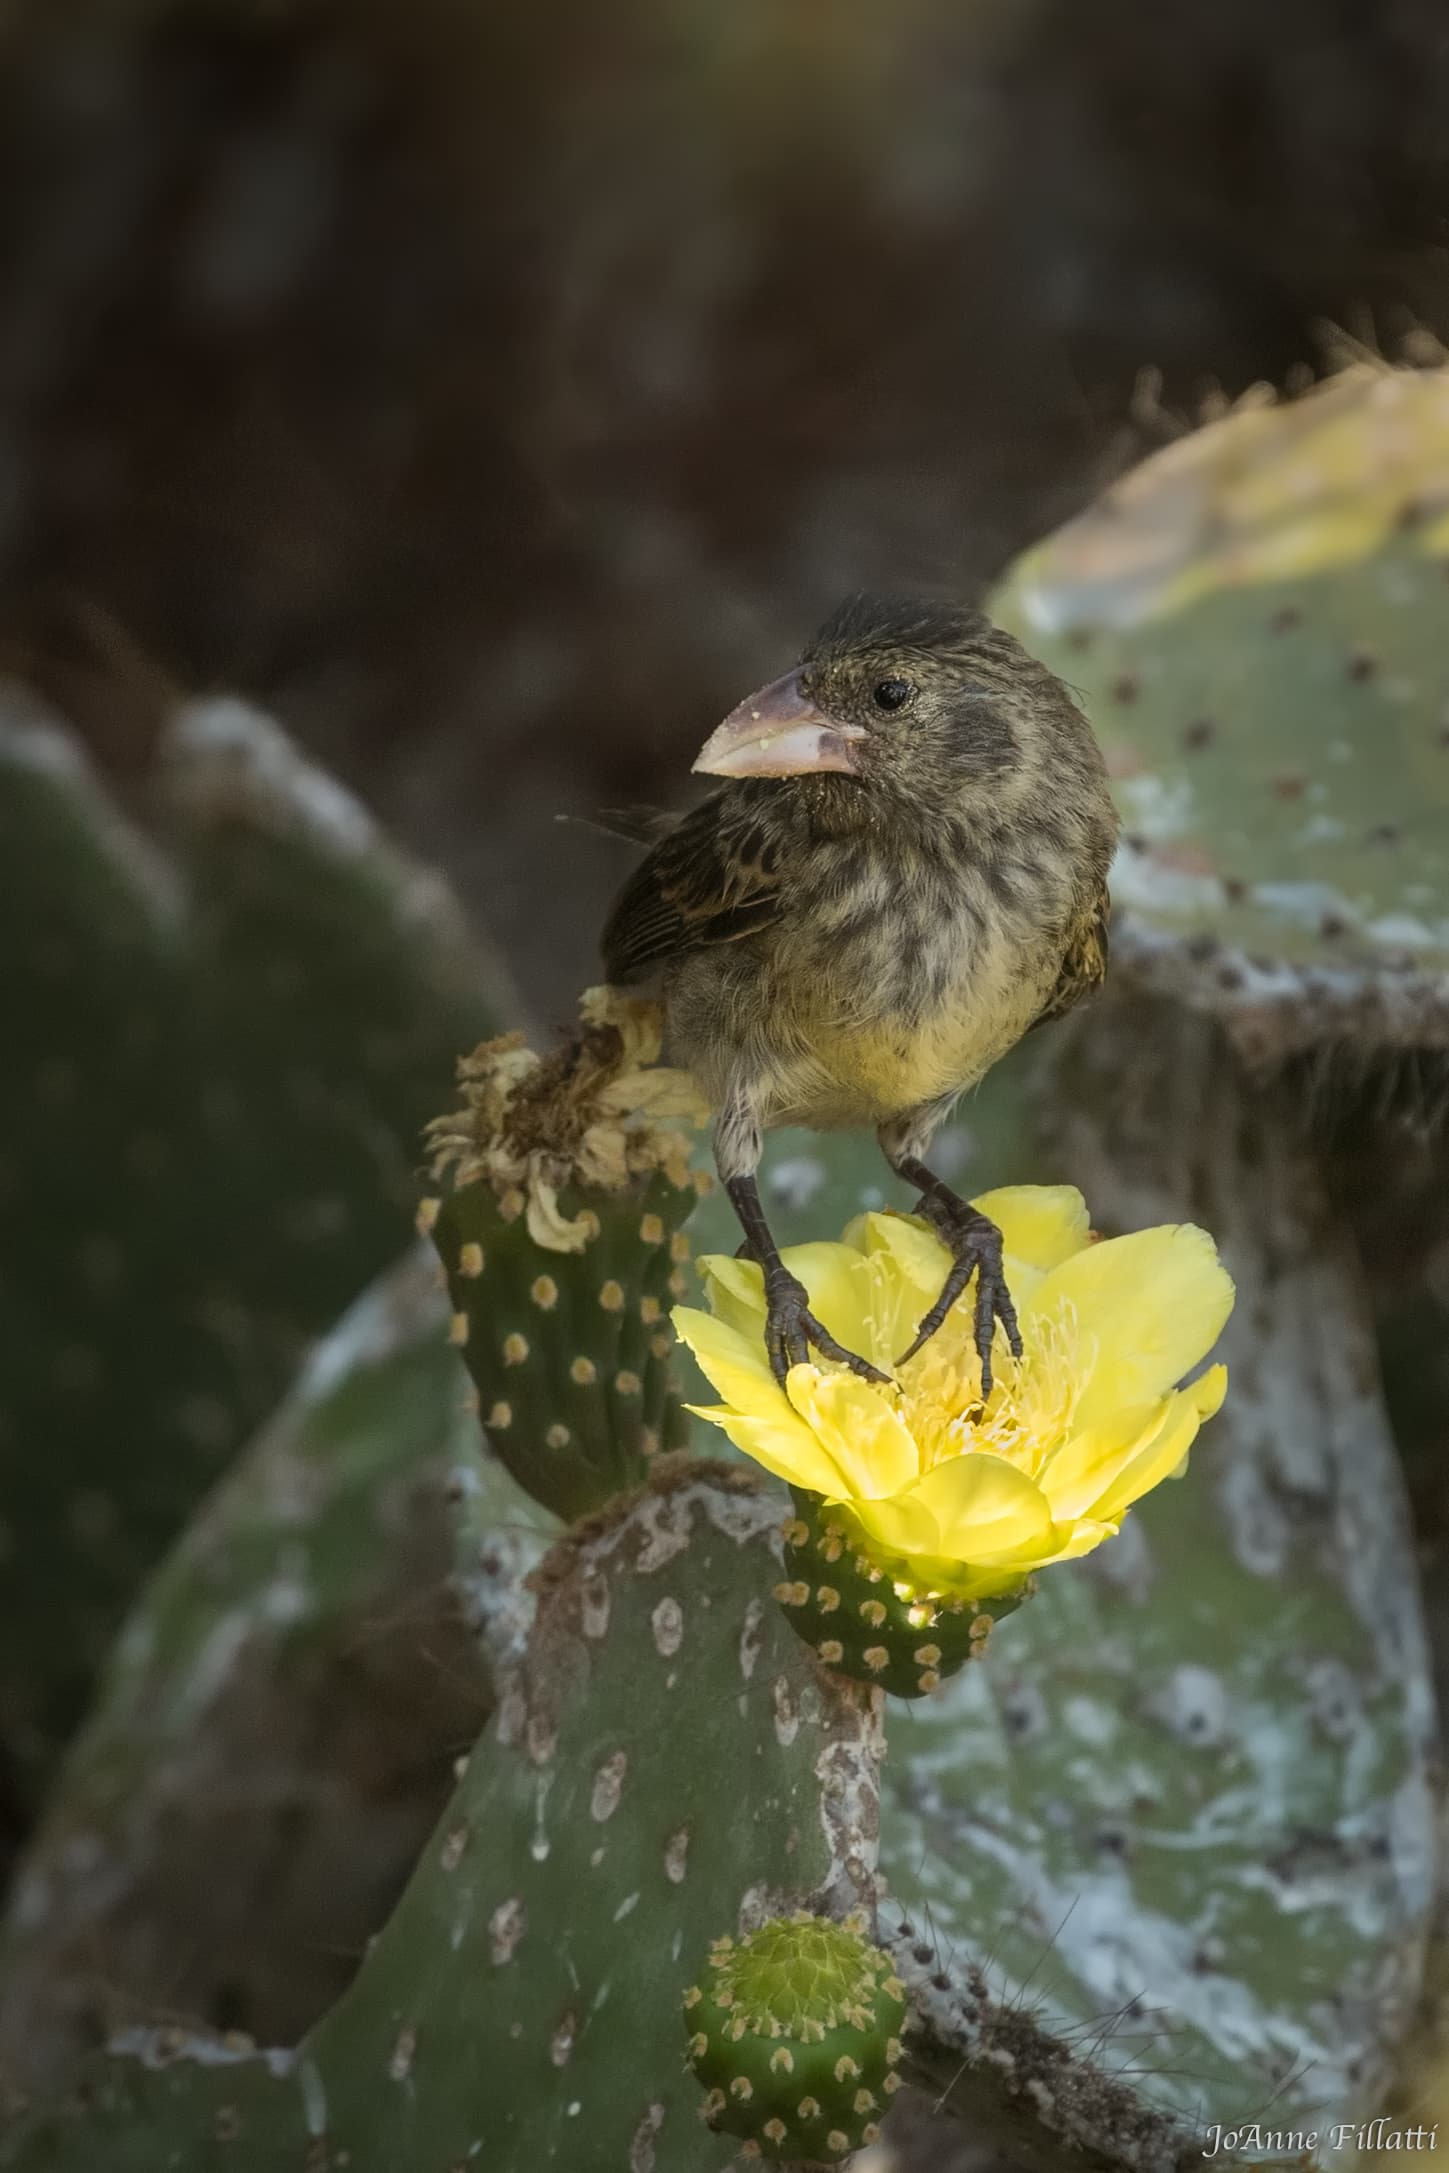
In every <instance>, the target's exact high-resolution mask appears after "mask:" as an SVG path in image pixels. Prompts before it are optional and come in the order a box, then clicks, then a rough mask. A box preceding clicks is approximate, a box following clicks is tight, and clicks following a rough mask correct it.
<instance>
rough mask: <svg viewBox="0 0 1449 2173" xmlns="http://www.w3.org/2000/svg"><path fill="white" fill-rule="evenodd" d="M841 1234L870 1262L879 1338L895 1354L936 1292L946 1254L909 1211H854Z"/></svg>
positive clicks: (945, 1272) (945, 1269)
mask: <svg viewBox="0 0 1449 2173" xmlns="http://www.w3.org/2000/svg"><path fill="white" fill-rule="evenodd" d="M845 1235H846V1239H847V1242H848V1243H850V1244H852V1245H854V1246H856V1247H857V1248H858V1249H859V1251H861V1252H862V1253H864V1254H865V1256H866V1259H867V1260H868V1261H869V1262H870V1264H871V1270H872V1280H873V1285H874V1288H873V1298H874V1303H875V1308H876V1312H877V1315H878V1317H879V1320H880V1328H881V1334H882V1338H883V1340H884V1341H885V1342H886V1344H887V1347H888V1348H889V1350H890V1354H891V1356H892V1357H895V1356H896V1355H897V1354H898V1353H899V1352H901V1351H903V1350H904V1349H905V1348H906V1346H907V1344H909V1343H911V1342H912V1341H913V1340H914V1338H915V1333H916V1326H917V1323H918V1322H919V1320H920V1318H921V1315H922V1314H923V1313H925V1312H928V1311H929V1310H930V1308H931V1307H932V1306H933V1305H934V1304H935V1302H936V1299H937V1297H938V1296H939V1295H940V1290H941V1285H942V1283H944V1282H945V1280H946V1277H947V1276H948V1274H949V1273H950V1271H951V1255H950V1254H949V1253H948V1252H947V1250H946V1248H945V1246H944V1245H943V1244H942V1243H941V1240H940V1239H939V1238H938V1237H937V1235H936V1233H935V1231H934V1230H931V1229H928V1228H927V1226H926V1224H925V1223H924V1222H920V1221H918V1220H917V1218H916V1217H915V1216H914V1215H893V1214H879V1213H872V1214H868V1215H857V1216H856V1218H855V1220H854V1221H853V1222H852V1223H851V1224H850V1226H849V1228H848V1229H847V1230H846V1233H845Z"/></svg>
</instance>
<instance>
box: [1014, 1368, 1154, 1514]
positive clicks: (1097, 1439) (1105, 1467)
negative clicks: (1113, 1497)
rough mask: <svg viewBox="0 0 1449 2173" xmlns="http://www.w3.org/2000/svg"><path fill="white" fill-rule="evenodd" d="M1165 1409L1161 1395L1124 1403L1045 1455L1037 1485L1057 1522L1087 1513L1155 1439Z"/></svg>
mask: <svg viewBox="0 0 1449 2173" xmlns="http://www.w3.org/2000/svg"><path fill="white" fill-rule="evenodd" d="M1168 1410H1169V1403H1168V1402H1167V1401H1165V1400H1163V1399H1161V1398H1159V1399H1158V1401H1157V1402H1155V1403H1144V1404H1135V1405H1133V1406H1131V1407H1124V1408H1123V1409H1122V1410H1121V1411H1118V1412H1116V1413H1114V1414H1113V1416H1112V1417H1111V1418H1110V1419H1109V1420H1107V1422H1106V1423H1105V1424H1103V1425H1101V1426H1087V1427H1083V1428H1082V1430H1081V1431H1080V1432H1078V1433H1074V1434H1073V1435H1072V1437H1071V1439H1070V1440H1069V1441H1064V1442H1063V1443H1062V1445H1061V1447H1060V1448H1059V1449H1057V1450H1055V1451H1054V1452H1053V1453H1052V1454H1051V1455H1050V1456H1049V1457H1048V1458H1047V1461H1046V1463H1045V1465H1044V1467H1043V1469H1042V1472H1041V1475H1040V1485H1041V1490H1042V1492H1043V1493H1044V1494H1045V1496H1046V1498H1047V1500H1048V1501H1049V1502H1050V1504H1051V1512H1052V1515H1053V1516H1054V1517H1055V1518H1056V1520H1057V1522H1058V1523H1059V1524H1061V1523H1070V1522H1071V1521H1072V1520H1073V1519H1074V1518H1076V1517H1084V1516H1086V1515H1087V1514H1088V1513H1089V1511H1090V1510H1091V1507H1092V1504H1093V1502H1095V1501H1096V1500H1097V1499H1098V1497H1099V1496H1100V1495H1102V1494H1104V1493H1105V1492H1106V1490H1107V1488H1108V1487H1109V1486H1110V1485H1111V1484H1112V1482H1113V1480H1114V1479H1115V1478H1116V1476H1117V1474H1118V1472H1119V1471H1121V1470H1122V1468H1123V1466H1124V1465H1126V1464H1128V1463H1130V1461H1131V1460H1132V1458H1133V1457H1134V1456H1135V1455H1136V1454H1137V1453H1138V1451H1139V1450H1140V1449H1143V1448H1146V1447H1147V1446H1148V1444H1149V1443H1150V1442H1151V1441H1154V1440H1155V1439H1156V1437H1157V1435H1158V1434H1159V1433H1160V1432H1161V1430H1162V1427H1163V1425H1164V1423H1165V1422H1166V1419H1167V1414H1168Z"/></svg>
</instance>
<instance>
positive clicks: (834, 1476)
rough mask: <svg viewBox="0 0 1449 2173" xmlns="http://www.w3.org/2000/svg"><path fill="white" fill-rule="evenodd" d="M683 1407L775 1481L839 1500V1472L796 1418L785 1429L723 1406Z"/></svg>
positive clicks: (768, 1421) (782, 1426) (777, 1424)
mask: <svg viewBox="0 0 1449 2173" xmlns="http://www.w3.org/2000/svg"><path fill="white" fill-rule="evenodd" d="M686 1408H687V1409H688V1410H690V1411H693V1413H694V1414H695V1416H696V1418H704V1419H708V1420H709V1422H710V1424H711V1425H712V1426H718V1428H719V1429H720V1432H721V1433H723V1434H726V1435H728V1437H729V1439H730V1440H731V1441H732V1442H733V1443H734V1445H735V1447H736V1448H737V1449H743V1450H744V1452H745V1455H746V1456H749V1457H753V1458H754V1461H755V1462H756V1463H757V1464H763V1465H764V1467H765V1469H766V1471H773V1472H774V1474H775V1477H776V1478H777V1479H784V1480H785V1481H786V1483H787V1484H788V1485H790V1486H803V1487H805V1488H806V1489H807V1490H808V1491H809V1492H810V1493H812V1494H824V1495H825V1496H826V1497H827V1498H828V1499H829V1500H831V1501H835V1500H838V1499H839V1497H840V1492H841V1485H842V1482H841V1477H840V1473H839V1472H838V1471H837V1470H836V1468H835V1466H834V1465H833V1464H832V1463H831V1461H830V1458H829V1457H828V1456H827V1455H826V1453H825V1451H824V1449H823V1448H822V1447H821V1445H820V1443H819V1441H818V1440H817V1439H816V1437H815V1435H814V1434H812V1433H811V1431H810V1428H809V1427H808V1426H805V1425H802V1424H801V1423H800V1421H799V1420H798V1419H796V1420H795V1423H794V1425H793V1426H789V1427H787V1426H784V1425H782V1424H781V1423H780V1422H779V1421H778V1420H777V1419H768V1418H744V1417H742V1416H741V1414H740V1413H739V1412H738V1411H732V1410H731V1409H730V1407H729V1405H728V1404H726V1403H720V1404H698V1403H692V1404H689V1405H687V1406H686ZM791 1416H792V1418H793V1417H794V1414H793V1413H792V1414H791Z"/></svg>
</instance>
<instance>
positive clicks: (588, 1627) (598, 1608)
mask: <svg viewBox="0 0 1449 2173" xmlns="http://www.w3.org/2000/svg"><path fill="white" fill-rule="evenodd" d="M579 1622H580V1626H581V1628H582V1630H583V1633H584V1635H585V1637H593V1638H600V1637H602V1636H603V1635H604V1633H605V1631H606V1630H607V1629H608V1627H609V1580H608V1578H607V1577H601V1576H600V1575H599V1574H598V1572H597V1571H596V1570H592V1571H590V1573H589V1575H588V1576H587V1577H585V1578H583V1579H582V1580H581V1582H580V1585H579Z"/></svg>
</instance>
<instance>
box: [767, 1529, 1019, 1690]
mask: <svg viewBox="0 0 1449 2173" xmlns="http://www.w3.org/2000/svg"><path fill="white" fill-rule="evenodd" d="M791 1492H792V1494H793V1495H794V1501H795V1514H794V1516H793V1517H792V1518H791V1519H790V1520H789V1522H788V1523H787V1524H786V1526H785V1563H784V1568H785V1574H784V1577H783V1578H782V1580H781V1581H780V1583H779V1584H777V1585H776V1587H775V1597H776V1599H777V1600H778V1601H779V1602H780V1605H781V1606H782V1607H783V1608H784V1610H785V1615H786V1618H787V1619H788V1621H789V1624H790V1627H791V1629H792V1630H794V1631H795V1633H796V1635H797V1636H799V1637H803V1638H804V1640H805V1642H806V1644H807V1645H809V1646H811V1647H813V1649H814V1651H815V1652H816V1653H817V1654H818V1655H819V1657H820V1658H821V1659H822V1660H823V1661H824V1662H825V1665H826V1666H827V1667H831V1668H835V1669H837V1670H838V1671H839V1673H840V1674H842V1675H850V1676H853V1677H854V1678H855V1679H856V1681H857V1682H868V1683H878V1684H879V1685H880V1687H881V1689H882V1690H885V1691H888V1692H889V1693H890V1694H891V1696H892V1697H897V1698H924V1697H929V1696H930V1694H931V1692H932V1691H933V1690H936V1689H938V1688H939V1687H940V1685H941V1684H942V1683H943V1682H945V1681H946V1679H947V1678H948V1677H949V1676H952V1675H954V1674H956V1672H957V1671H958V1669H960V1668H963V1667H964V1666H965V1665H966V1662H967V1661H968V1660H975V1659H979V1658H980V1657H981V1655H982V1654H983V1653H984V1652H985V1651H986V1645H987V1639H988V1638H989V1636H990V1634H991V1630H992V1627H993V1625H994V1624H995V1623H996V1622H999V1621H1000V1620H1001V1618H1002V1617H1003V1616H1004V1615H1009V1614H1012V1613H1014V1612H1015V1610H1016V1609H1017V1608H1018V1607H1019V1606H1020V1605H1021V1602H1022V1600H1023V1598H1024V1597H1025V1596H1026V1582H1027V1581H1026V1580H1025V1579H1024V1578H1023V1579H1020V1580H1018V1589H1017V1590H1016V1591H1015V1592H1013V1593H1009V1594H1003V1595H1002V1596H1001V1597H1000V1598H998V1599H989V1600H986V1599H981V1600H961V1599H957V1598H956V1597H955V1596H954V1595H953V1594H951V1593H946V1592H931V1591H927V1590H925V1589H923V1588H922V1587H921V1586H919V1585H917V1584H915V1583H914V1582H912V1581H911V1579H910V1577H909V1573H908V1572H907V1570H906V1567H905V1565H904V1564H902V1563H890V1562H887V1561H884V1560H877V1559H874V1558H873V1554H872V1550H871V1547H870V1543H869V1541H868V1540H867V1538H866V1536H865V1534H864V1532H863V1531H862V1530H861V1528H860V1526H859V1524H858V1523H857V1521H856V1520H855V1518H854V1517H852V1516H851V1514H850V1512H849V1511H848V1510H846V1509H842V1508H839V1507H836V1506H835V1505H833V1504H832V1505H831V1506H829V1507H827V1506H826V1504H825V1503H823V1502H822V1501H821V1500H820V1498H819V1496H818V1495H815V1494H807V1493H804V1492H802V1491H801V1490H800V1489H799V1488H792V1489H791Z"/></svg>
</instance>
